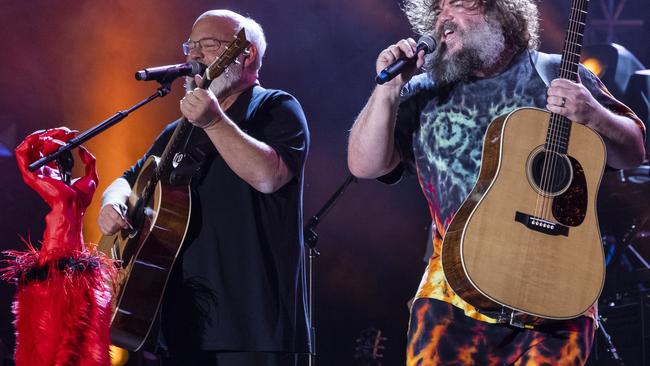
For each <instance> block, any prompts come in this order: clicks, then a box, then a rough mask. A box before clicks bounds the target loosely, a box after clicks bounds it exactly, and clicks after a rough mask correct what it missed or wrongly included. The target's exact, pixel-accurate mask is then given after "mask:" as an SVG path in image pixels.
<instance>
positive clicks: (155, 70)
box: [135, 60, 206, 83]
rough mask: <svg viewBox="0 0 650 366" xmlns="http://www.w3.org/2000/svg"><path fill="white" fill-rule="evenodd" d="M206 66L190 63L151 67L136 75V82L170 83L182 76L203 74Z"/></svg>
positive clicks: (194, 62)
mask: <svg viewBox="0 0 650 366" xmlns="http://www.w3.org/2000/svg"><path fill="white" fill-rule="evenodd" d="M205 69H206V66H205V65H204V64H202V63H200V62H198V61H194V60H192V61H189V62H186V63H184V64H176V65H166V66H158V67H150V68H148V69H144V70H140V71H137V72H136V73H135V79H136V80H142V81H148V80H156V81H158V82H161V83H162V82H170V81H172V80H174V79H176V78H178V77H181V76H194V75H196V74H203V72H204V71H205Z"/></svg>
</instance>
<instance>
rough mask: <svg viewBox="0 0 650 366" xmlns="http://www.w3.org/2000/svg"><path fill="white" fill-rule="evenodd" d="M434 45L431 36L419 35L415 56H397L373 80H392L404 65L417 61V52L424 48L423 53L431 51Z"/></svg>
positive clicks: (377, 81)
mask: <svg viewBox="0 0 650 366" xmlns="http://www.w3.org/2000/svg"><path fill="white" fill-rule="evenodd" d="M436 47H437V44H436V41H435V40H434V39H433V38H431V37H429V36H422V37H420V39H418V45H417V47H416V48H415V56H413V57H400V58H398V59H397V60H395V61H394V62H393V63H392V64H390V65H388V67H386V68H385V69H383V70H382V71H381V72H380V73H379V74H377V77H376V78H375V82H376V83H377V84H379V85H381V84H384V83H386V82H388V81H390V80H393V79H394V78H395V76H397V75H399V74H400V73H401V72H402V70H403V69H404V68H405V67H407V66H411V65H413V63H415V61H417V59H418V53H420V51H422V50H424V53H425V54H427V53H431V52H433V51H434V50H435V49H436Z"/></svg>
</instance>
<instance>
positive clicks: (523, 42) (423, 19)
mask: <svg viewBox="0 0 650 366" xmlns="http://www.w3.org/2000/svg"><path fill="white" fill-rule="evenodd" d="M466 1H468V2H470V3H471V5H470V6H472V7H480V8H481V9H482V10H483V11H484V13H486V14H487V13H492V14H494V15H495V16H496V18H497V20H498V21H499V23H501V26H502V27H503V34H504V35H505V37H506V42H507V43H508V44H510V45H511V46H514V47H516V48H519V49H523V48H528V49H531V50H534V49H537V47H538V46H539V20H538V11H537V5H536V4H535V1H534V0H466ZM439 3H440V0H404V2H403V4H402V10H403V11H404V13H405V14H406V17H407V18H408V20H409V22H410V23H411V27H413V31H415V32H416V33H417V34H426V35H433V34H434V30H435V24H436V17H435V14H434V12H433V9H434V7H436V6H438V4H439Z"/></svg>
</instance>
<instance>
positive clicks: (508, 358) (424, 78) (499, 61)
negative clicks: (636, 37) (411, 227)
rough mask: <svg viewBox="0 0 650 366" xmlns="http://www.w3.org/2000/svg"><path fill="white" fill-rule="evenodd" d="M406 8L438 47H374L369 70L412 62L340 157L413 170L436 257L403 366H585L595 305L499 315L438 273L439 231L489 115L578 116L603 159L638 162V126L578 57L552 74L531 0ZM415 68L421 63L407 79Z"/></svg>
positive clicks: (390, 170) (422, 2)
mask: <svg viewBox="0 0 650 366" xmlns="http://www.w3.org/2000/svg"><path fill="white" fill-rule="evenodd" d="M404 10H405V13H406V15H407V17H408V19H409V21H410V22H411V25H412V26H413V28H414V30H415V31H416V33H419V34H426V35H430V36H432V37H433V38H434V39H435V40H436V41H437V44H438V48H437V49H436V50H435V52H434V53H433V54H431V55H427V56H426V57H425V55H424V51H421V52H419V53H418V54H417V55H416V54H415V51H416V44H415V41H414V40H412V39H403V40H400V41H399V42H397V43H396V44H393V45H391V46H389V47H388V48H386V49H385V50H383V51H382V52H381V53H380V54H379V56H378V58H377V62H376V70H377V72H379V71H380V70H383V69H384V68H385V67H386V66H387V65H389V64H391V63H392V62H393V61H395V60H396V59H398V58H400V57H404V56H406V57H417V62H416V63H415V64H414V65H413V66H412V67H410V68H408V69H405V71H403V72H402V73H401V74H400V75H398V76H397V77H396V78H395V79H393V80H391V81H390V82H387V83H385V84H383V85H380V86H377V87H376V88H375V90H374V91H373V92H372V95H371V97H370V99H369V101H368V102H367V104H366V106H365V107H364V108H363V110H362V111H361V113H360V114H359V116H358V117H357V119H356V121H355V123H354V125H353V127H352V130H351V133H350V138H349V148H348V165H349V168H350V170H351V172H352V173H353V174H354V175H355V176H357V177H362V178H377V179H379V180H381V181H383V182H387V183H395V182H397V181H398V180H399V179H400V178H401V177H402V176H403V175H404V174H406V173H412V174H417V175H418V180H419V182H420V184H421V188H422V191H423V193H424V195H425V197H426V199H427V201H428V204H429V207H430V212H431V214H432V217H433V223H434V225H435V230H433V240H434V254H433V255H432V256H431V258H430V260H429V264H428V266H427V269H426V271H425V274H424V277H423V279H422V282H421V284H420V287H419V289H418V292H417V294H416V299H415V301H414V303H413V305H412V307H411V321H410V326H409V332H408V348H407V364H408V365H419V366H422V365H529V364H530V365H532V364H534V365H542V364H543V365H581V364H584V363H585V362H586V360H587V357H588V354H589V350H590V348H591V344H592V340H593V336H594V324H595V321H594V314H595V309H594V308H592V309H591V310H590V311H588V312H587V313H585V314H584V316H580V317H577V318H574V319H570V320H565V321H557V322H554V323H552V324H550V325H545V326H539V327H524V328H519V327H515V326H513V325H510V324H507V323H506V324H501V323H497V319H495V318H492V317H490V316H487V315H486V314H484V313H481V312H480V311H479V309H476V308H474V307H473V306H471V305H470V304H468V303H467V302H465V301H464V300H463V299H461V298H460V297H459V296H458V295H456V294H455V293H454V292H453V290H452V289H451V288H450V286H449V284H448V283H447V282H446V280H445V277H444V274H443V271H442V264H441V257H440V254H441V249H442V238H443V237H444V233H445V229H446V227H447V225H448V224H449V222H450V221H451V219H452V218H453V216H454V214H455V212H456V210H458V208H459V207H460V205H461V204H462V203H463V201H464V200H465V198H466V197H467V195H468V193H469V192H470V190H471V188H472V187H473V185H474V183H475V182H476V180H477V177H478V173H479V168H480V163H481V147H482V141H483V136H484V135H485V131H486V129H487V126H488V124H489V123H490V122H491V121H492V120H493V119H495V117H497V116H500V115H503V114H505V113H508V112H511V111H513V110H514V109H516V108H519V107H537V108H542V109H547V110H549V111H551V112H554V113H558V114H560V115H563V116H565V117H567V118H569V119H570V120H572V121H575V122H578V123H582V124H585V125H587V126H588V127H590V128H592V129H594V130H595V131H597V132H598V133H599V134H600V135H601V136H602V137H603V139H604V141H605V145H606V149H607V164H608V165H609V166H610V167H613V168H629V167H634V166H636V165H638V164H640V163H641V161H642V160H643V157H644V146H643V139H644V137H643V136H644V126H643V123H642V122H641V121H640V120H639V119H638V118H637V117H636V115H635V114H634V113H633V112H632V111H631V110H629V108H627V107H625V106H624V105H623V104H621V103H620V102H618V101H616V100H615V99H614V98H613V97H612V96H611V95H610V94H609V93H608V92H607V90H606V89H605V87H604V86H603V84H602V83H601V82H600V81H599V80H598V79H597V78H596V77H595V76H594V75H593V74H592V73H590V72H589V71H587V70H586V69H585V68H584V67H582V66H581V67H580V72H579V76H580V82H578V83H574V82H572V81H569V80H566V79H554V78H555V77H556V75H557V70H558V69H559V61H560V59H559V57H558V56H557V55H547V54H543V53H540V52H537V51H535V49H536V48H537V44H538V33H537V32H538V20H537V7H536V5H535V3H534V2H533V0H407V1H406V2H405V4H404ZM422 66H424V68H425V70H426V71H427V72H426V73H424V74H420V75H417V76H414V74H415V73H416V72H417V70H418V69H419V68H420V67H422ZM548 296H556V294H548Z"/></svg>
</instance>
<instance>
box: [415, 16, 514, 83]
mask: <svg viewBox="0 0 650 366" xmlns="http://www.w3.org/2000/svg"><path fill="white" fill-rule="evenodd" d="M452 28H455V31H454V32H460V33H461V34H460V37H461V40H462V42H463V44H462V48H461V49H460V50H458V51H456V52H455V53H453V54H447V46H446V44H440V47H438V49H437V50H436V51H435V52H434V53H432V54H430V55H428V56H427V58H426V61H425V65H424V69H425V70H426V71H427V72H428V73H429V76H430V77H431V79H433V80H434V81H435V82H436V83H437V84H438V85H440V86H445V85H449V84H454V83H456V82H459V81H466V80H468V79H469V78H470V77H471V76H472V74H473V72H475V71H477V70H485V69H487V68H490V67H492V66H494V65H495V64H496V63H497V62H498V61H499V60H500V58H501V55H502V53H503V52H504V51H505V48H506V45H505V36H504V34H503V30H502V29H501V25H500V24H499V23H498V22H497V21H496V19H494V18H493V17H490V16H488V19H487V22H484V23H480V24H477V25H475V26H473V27H472V28H469V29H467V30H465V31H462V30H460V29H458V28H457V27H453V25H452ZM442 29H444V27H442ZM436 38H438V39H440V36H439V35H436Z"/></svg>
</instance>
